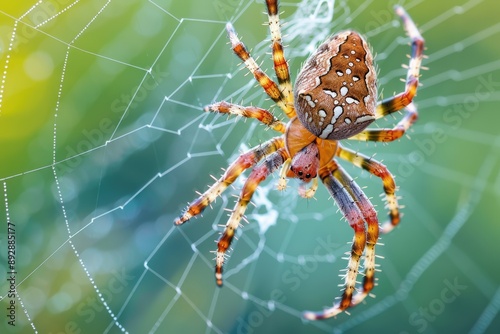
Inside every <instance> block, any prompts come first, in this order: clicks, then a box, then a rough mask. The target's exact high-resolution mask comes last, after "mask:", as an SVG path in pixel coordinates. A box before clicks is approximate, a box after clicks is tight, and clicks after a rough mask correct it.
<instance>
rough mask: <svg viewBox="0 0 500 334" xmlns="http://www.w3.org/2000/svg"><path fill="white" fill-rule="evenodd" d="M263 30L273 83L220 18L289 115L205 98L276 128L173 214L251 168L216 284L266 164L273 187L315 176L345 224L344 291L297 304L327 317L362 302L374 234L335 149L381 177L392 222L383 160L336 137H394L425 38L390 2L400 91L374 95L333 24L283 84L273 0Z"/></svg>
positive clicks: (365, 202)
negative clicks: (383, 124) (405, 56)
mask: <svg viewBox="0 0 500 334" xmlns="http://www.w3.org/2000/svg"><path fill="white" fill-rule="evenodd" d="M266 4H267V9H268V18H269V28H270V31H271V40H272V51H273V62H274V70H275V73H276V77H277V79H278V83H275V82H274V81H273V80H272V79H271V78H269V76H267V74H265V73H264V72H263V71H262V70H261V69H260V67H259V66H258V65H257V63H256V62H255V60H254V59H253V58H252V56H251V55H250V53H249V52H248V50H247V48H246V47H245V46H244V45H243V43H242V42H241V41H240V40H239V39H238V37H237V36H236V32H235V30H234V28H233V26H232V25H231V24H230V23H228V24H227V26H226V29H227V31H228V34H229V40H230V41H231V45H232V49H233V51H234V53H235V54H236V55H237V56H238V57H239V58H240V59H241V60H242V61H243V62H244V63H245V66H246V67H247V68H248V69H249V71H250V72H251V73H252V74H253V75H254V77H255V79H256V80H257V81H258V82H259V84H260V85H261V86H262V87H263V88H264V91H265V92H266V93H267V95H269V97H270V98H271V99H272V100H273V101H274V102H275V103H276V104H277V105H278V106H279V107H280V108H281V109H282V110H283V112H284V113H285V115H286V116H287V117H288V119H289V121H288V122H287V123H284V122H282V121H279V120H278V119H277V118H276V117H274V116H273V115H272V114H271V113H270V112H269V111H267V110H266V109H262V108H258V107H245V106H240V105H236V104H232V103H229V102H225V101H221V102H217V103H213V104H211V105H209V106H207V107H205V110H206V111H214V112H219V113H227V114H233V115H240V116H243V117H247V118H255V119H257V120H259V121H260V122H262V123H263V124H266V125H267V126H269V127H270V128H272V129H273V130H275V131H277V132H279V133H280V135H279V136H277V137H274V138H272V139H270V140H268V141H266V142H264V143H262V144H260V145H258V146H256V147H254V148H252V149H250V150H249V151H247V152H246V153H243V154H242V155H240V156H239V157H238V159H236V161H234V162H233V163H232V164H231V165H230V166H229V167H228V168H227V169H226V171H225V173H224V174H223V175H222V176H221V178H220V179H219V180H218V181H217V182H215V183H214V184H213V185H212V186H211V187H210V188H209V189H208V190H207V191H205V192H204V193H203V194H201V196H200V197H199V198H198V199H196V200H195V201H193V202H192V203H191V204H189V206H188V207H187V209H186V210H185V211H184V212H183V214H182V215H181V216H180V217H179V218H177V219H176V220H175V224H176V225H180V224H183V223H184V222H186V221H188V220H189V219H190V218H192V217H193V216H196V215H198V214H200V213H201V212H202V211H203V210H204V209H205V208H206V207H207V206H208V205H209V204H210V203H212V202H213V201H214V200H215V199H216V198H217V196H219V195H220V194H221V193H222V192H223V191H224V190H226V188H227V187H228V186H229V185H231V184H232V183H233V182H234V181H235V180H236V179H237V178H238V176H240V175H241V173H243V171H245V170H246V169H251V173H250V175H249V176H248V178H247V180H246V181H245V184H244V185H243V189H242V191H241V194H240V196H239V198H238V200H237V202H236V206H235V208H234V210H232V211H231V215H230V217H229V220H228V222H227V224H226V227H225V229H224V232H223V233H222V236H221V237H220V239H219V241H218V243H217V251H216V265H215V277H216V282H217V284H218V285H222V267H223V264H224V260H225V258H226V251H227V250H228V248H229V246H230V244H231V242H232V240H233V238H234V235H235V231H236V229H237V228H238V227H239V226H240V221H241V219H242V217H243V215H244V213H245V210H246V207H247V205H248V203H249V202H250V199H251V198H252V195H253V193H254V192H255V189H256V188H257V187H258V185H259V183H260V182H262V181H263V180H265V179H266V178H267V176H269V174H271V173H272V172H274V171H275V170H277V169H278V168H281V172H280V179H279V181H278V189H280V190H283V189H285V188H286V179H287V178H298V179H300V180H301V181H303V182H304V183H308V182H310V181H312V185H311V186H310V187H309V188H308V189H306V188H305V187H304V186H303V185H301V187H300V188H299V193H300V195H301V196H303V197H307V198H310V197H312V196H313V195H314V193H315V191H316V188H317V184H318V178H319V179H321V181H322V182H323V184H324V185H325V187H326V189H327V190H328V192H329V193H330V194H331V196H332V197H333V199H334V200H335V202H336V203H337V205H338V207H339V209H340V211H341V212H342V214H343V215H344V217H345V218H346V220H347V221H348V223H349V225H350V226H351V227H352V228H353V230H354V239H353V242H352V247H351V252H350V258H349V262H348V266H347V271H346V274H345V283H344V287H345V289H344V292H343V294H342V298H341V299H340V301H339V302H338V303H335V304H334V305H333V306H332V307H330V308H328V309H325V310H323V311H320V312H305V313H304V316H305V317H306V318H307V319H311V320H315V319H324V318H328V317H332V316H335V315H337V314H339V313H340V312H342V311H344V310H345V309H347V308H349V307H352V306H354V305H357V304H358V303H359V302H361V301H362V300H363V299H364V298H365V297H366V296H367V295H368V293H369V292H370V291H371V290H372V289H373V287H374V285H375V267H376V265H375V245H376V244H377V240H378V236H379V223H378V219H377V213H376V211H375V209H374V207H373V205H372V204H371V203H370V201H369V199H368V198H367V197H366V195H365V194H364V193H363V191H362V190H361V188H360V187H359V186H358V185H357V184H356V182H354V180H353V179H352V178H351V177H350V176H349V175H348V174H347V172H346V171H345V170H344V169H343V168H342V167H341V166H340V165H339V164H338V163H337V160H336V158H337V157H338V158H340V159H343V160H346V161H349V162H351V163H353V164H354V165H355V166H357V167H360V168H363V169H365V170H366V171H368V172H369V173H371V174H373V175H375V176H377V177H379V178H381V180H382V182H383V186H384V187H383V189H384V192H385V197H386V202H387V207H388V208H389V221H388V222H387V223H385V224H384V225H382V227H381V229H382V232H389V231H391V230H392V229H393V228H394V227H395V226H396V225H397V224H398V223H399V221H400V213H399V206H398V202H397V197H396V195H395V191H396V184H395V182H394V178H393V176H392V175H391V173H390V172H389V171H388V169H387V168H386V167H385V166H384V165H383V164H381V163H380V162H378V161H376V160H375V159H373V158H369V157H367V156H365V155H362V154H360V153H357V152H354V151H352V150H350V149H347V148H345V147H344V146H342V144H341V143H340V140H344V139H349V140H364V141H384V142H389V141H393V140H395V139H397V138H400V137H401V136H402V135H403V134H404V133H405V131H406V130H408V128H409V127H410V126H411V125H412V124H413V122H415V120H416V119H417V110H416V108H415V106H414V105H413V103H412V100H413V97H414V96H415V94H416V92H417V87H418V78H419V71H420V64H421V61H422V58H423V48H424V40H423V38H422V36H421V35H420V33H419V32H418V30H417V28H416V26H415V24H414V23H413V21H412V20H411V19H410V17H409V16H408V14H407V13H406V12H405V11H404V10H403V8H402V7H399V6H396V7H395V10H396V13H397V14H398V15H399V17H400V18H401V19H402V20H403V23H404V27H405V29H406V31H407V33H408V34H409V36H410V38H411V41H412V49H411V50H412V53H411V58H410V63H409V66H408V74H407V77H406V86H405V90H404V92H402V93H399V94H397V95H395V96H393V97H390V98H388V99H386V100H383V101H380V102H378V101H377V76H376V71H375V69H374V65H373V57H372V54H371V52H370V48H369V46H368V44H367V43H366V41H365V40H364V39H363V38H362V37H361V35H359V34H358V33H356V32H354V31H344V32H341V33H338V34H336V35H334V36H332V37H331V38H329V39H328V40H327V41H326V42H324V43H323V44H321V45H320V46H319V47H318V49H317V50H316V51H315V52H314V53H313V54H312V55H311V57H310V58H309V59H308V60H307V61H306V63H305V64H304V67H303V68H302V70H301V71H300V73H299V75H298V77H297V80H296V85H295V88H294V89H293V90H292V83H291V80H290V75H289V69H288V63H287V61H286V60H285V56H284V53H283V45H282V41H281V32H280V24H279V17H278V3H277V0H266ZM402 109H405V111H406V114H405V116H404V117H403V118H402V119H401V121H400V122H399V123H398V124H397V125H396V126H394V128H388V129H385V128H377V129H370V128H367V127H368V126H369V125H370V123H372V122H374V121H375V120H376V119H378V118H381V117H384V116H386V115H389V114H392V113H393V112H396V111H399V110H402ZM363 254H364V256H365V261H364V279H363V283H362V285H361V286H360V287H358V288H356V277H357V274H358V271H359V264H360V259H361V256H362V255H363Z"/></svg>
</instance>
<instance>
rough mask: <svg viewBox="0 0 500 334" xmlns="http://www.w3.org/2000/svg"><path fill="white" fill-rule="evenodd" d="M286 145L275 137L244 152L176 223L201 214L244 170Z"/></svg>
mask: <svg viewBox="0 0 500 334" xmlns="http://www.w3.org/2000/svg"><path fill="white" fill-rule="evenodd" d="M283 147H284V140H283V138H281V137H277V138H273V139H270V140H268V141H267V142H265V143H263V144H261V145H258V146H256V147H254V148H252V149H251V150H249V151H248V152H246V153H243V154H242V155H240V156H239V157H238V159H237V160H235V161H234V162H233V163H232V164H231V165H230V166H229V167H228V168H227V170H226V171H225V173H224V175H222V177H221V178H220V179H219V180H217V182H215V183H214V184H213V185H212V186H211V187H210V188H209V189H208V190H207V191H205V192H204V193H203V194H201V195H200V197H198V198H197V199H196V200H194V201H193V202H192V203H191V204H189V206H188V207H187V208H186V209H185V210H184V212H183V213H182V215H181V216H180V217H178V218H177V219H176V220H175V221H174V224H175V225H181V224H184V223H185V222H186V221H188V220H189V219H191V218H192V217H194V216H197V215H199V214H200V213H201V212H202V211H203V210H204V209H205V208H206V207H207V206H209V205H210V203H212V202H213V201H215V199H216V198H217V196H219V195H220V194H222V192H223V191H224V190H226V188H227V187H228V186H230V185H231V184H232V183H233V182H234V181H235V180H236V179H237V178H238V176H240V175H241V173H242V172H243V171H245V170H246V169H248V168H251V167H253V166H255V165H256V164H257V163H258V162H259V161H260V160H262V159H263V158H264V157H265V156H267V155H269V154H271V153H273V152H275V151H276V150H279V149H281V148H283Z"/></svg>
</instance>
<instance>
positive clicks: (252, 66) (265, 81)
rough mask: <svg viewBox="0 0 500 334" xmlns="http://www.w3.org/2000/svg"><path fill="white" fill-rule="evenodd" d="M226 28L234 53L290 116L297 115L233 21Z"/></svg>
mask: <svg viewBox="0 0 500 334" xmlns="http://www.w3.org/2000/svg"><path fill="white" fill-rule="evenodd" d="M226 30H227V33H228V35H229V40H230V41H231V47H232V49H233V51H234V53H235V54H236V55H237V56H238V57H239V58H240V59H241V60H242V61H243V62H244V63H245V66H246V67H247V68H248V70H249V71H250V72H251V73H252V74H253V76H254V77H255V79H256V80H257V81H258V82H259V84H260V85H261V86H262V88H264V91H265V92H266V94H267V95H269V97H270V98H271V99H272V100H273V101H274V102H275V103H276V104H277V105H278V106H279V107H280V108H281V109H282V110H283V111H284V112H285V114H286V115H287V116H288V117H289V118H293V117H294V116H295V108H294V106H293V104H288V103H287V101H286V99H285V96H284V95H283V93H282V92H281V90H280V88H279V87H278V84H276V83H275V82H274V81H273V80H272V79H271V78H270V77H269V76H268V75H267V74H266V73H264V71H262V69H261V68H260V67H259V65H257V63H256V62H255V60H254V59H253V57H252V56H251V55H250V52H248V50H247V48H246V47H245V45H244V44H243V43H242V42H241V41H240V40H239V38H238V36H236V31H235V30H234V27H233V25H232V24H231V23H227V25H226Z"/></svg>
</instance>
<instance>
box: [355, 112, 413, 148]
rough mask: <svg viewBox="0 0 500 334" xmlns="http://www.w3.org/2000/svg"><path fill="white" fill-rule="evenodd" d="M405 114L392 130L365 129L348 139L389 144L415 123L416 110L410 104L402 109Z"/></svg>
mask: <svg viewBox="0 0 500 334" xmlns="http://www.w3.org/2000/svg"><path fill="white" fill-rule="evenodd" d="M404 109H405V110H406V114H405V115H404V116H403V118H402V119H401V121H399V122H398V124H396V126H394V128H392V129H370V128H368V129H366V130H364V131H361V132H360V133H358V134H357V135H354V136H352V137H350V138H349V139H354V140H363V141H382V142H390V141H393V140H396V139H399V138H401V137H402V136H403V135H404V134H405V133H406V131H408V129H409V128H410V127H411V126H412V125H413V123H415V121H416V120H417V118H418V112H417V108H416V107H415V104H414V103H413V102H412V103H410V104H409V105H407V106H406V108H404Z"/></svg>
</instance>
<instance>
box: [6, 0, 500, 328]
mask: <svg viewBox="0 0 500 334" xmlns="http://www.w3.org/2000/svg"><path fill="white" fill-rule="evenodd" d="M393 5H394V1H337V2H336V3H335V5H334V6H332V2H331V1H315V0H307V1H302V2H299V1H287V2H283V3H282V5H281V11H283V15H282V19H283V20H282V21H283V22H285V24H284V26H283V29H284V33H285V37H284V38H285V45H286V46H287V49H286V55H287V57H288V58H289V59H290V62H289V63H290V66H291V73H292V77H293V78H294V77H295V76H296V73H297V72H298V70H299V69H300V66H301V64H302V62H303V61H304V60H305V59H306V57H307V55H308V54H309V53H310V52H311V51H312V50H313V48H314V46H316V45H318V44H319V43H320V42H321V40H323V39H324V38H326V37H327V36H328V35H330V34H331V33H333V32H335V31H338V30H342V29H347V28H352V29H356V30H358V31H360V32H361V33H363V34H365V36H366V37H367V38H368V40H369V42H370V44H371V45H372V48H373V51H374V53H376V55H377V57H376V62H377V65H378V69H379V78H380V79H379V91H380V93H381V94H382V95H383V96H384V97H387V96H391V95H392V94H393V93H396V92H400V91H401V90H402V89H403V87H404V84H403V83H401V82H400V78H403V77H405V69H404V68H402V67H401V64H403V63H407V58H406V55H407V54H408V53H409V50H410V48H409V46H408V45H407V43H408V39H407V38H405V34H404V32H403V29H402V27H401V25H400V23H399V21H398V19H397V18H396V17H395V15H394V13H393V11H392V6H393ZM402 5H403V6H404V7H405V8H406V9H407V10H408V12H409V13H410V15H411V16H412V18H413V19H414V21H415V22H416V23H417V25H418V26H419V27H420V28H421V30H422V34H423V36H424V37H425V39H426V46H427V50H426V55H428V57H429V58H428V59H426V60H425V61H424V66H426V67H428V68H429V69H428V70H426V71H423V73H422V78H421V82H422V84H423V86H422V87H420V89H419V92H418V96H417V98H416V103H417V105H418V108H419V112H420V118H419V120H418V122H417V124H416V125H415V126H414V127H413V129H412V131H411V132H409V137H410V138H411V139H408V138H403V139H401V140H400V141H397V142H394V143H391V144H388V145H385V144H380V143H379V144H374V143H357V142H348V143H346V144H345V145H347V146H348V147H350V148H352V149H355V150H359V151H361V152H363V153H365V154H367V155H373V154H375V153H376V158H377V159H379V160H382V161H383V162H384V163H385V164H386V165H387V166H388V167H389V169H390V170H391V171H392V173H393V174H394V175H395V176H396V181H397V183H398V186H399V195H400V196H401V197H402V199H401V200H400V203H401V204H402V205H404V207H405V208H404V210H403V212H404V217H403V221H402V223H401V225H400V226H399V227H398V228H397V229H396V230H395V231H393V232H392V233H391V234H389V235H384V236H382V240H381V242H382V243H383V244H384V246H380V247H378V253H379V254H380V255H381V256H383V257H384V259H379V260H378V263H379V264H380V265H381V266H380V269H381V272H380V273H378V278H379V281H378V283H379V285H378V286H377V287H376V289H375V290H374V294H375V295H376V297H375V298H368V299H367V302H366V303H365V304H363V305H360V306H358V307H356V308H354V309H352V310H351V311H350V313H351V315H346V314H341V315H340V316H338V317H337V319H329V320H326V321H322V322H307V321H304V320H303V319H302V318H301V312H302V311H303V310H320V309H322V308H323V307H324V306H329V305H331V304H332V302H333V300H334V298H335V297H336V296H338V295H340V288H339V287H338V286H337V285H338V284H340V283H341V279H340V278H339V277H338V274H339V273H340V270H341V269H344V268H345V266H346V261H345V260H343V259H341V257H343V253H344V252H346V251H347V250H348V249H349V244H348V242H349V241H350V240H351V238H352V231H351V229H350V228H349V226H348V224H347V223H346V222H345V220H344V219H343V218H342V217H341V215H340V213H338V212H337V209H336V207H335V204H334V202H333V201H332V200H331V199H329V196H328V194H327V192H326V191H325V189H324V188H323V187H322V186H320V189H319V190H318V192H317V194H316V200H309V201H307V200H304V199H301V198H299V197H298V195H297V193H296V191H295V188H296V187H298V185H299V184H298V183H297V182H295V181H290V186H291V187H290V188H289V189H288V190H287V191H286V192H285V193H279V192H277V191H275V190H274V188H275V184H276V181H277V178H276V176H275V177H272V178H270V180H268V181H267V182H265V183H264V184H263V186H262V188H261V190H260V191H258V192H257V193H256V196H255V199H254V202H255V207H251V208H250V209H249V210H248V212H247V213H248V221H249V224H246V223H244V224H243V225H244V227H243V228H242V232H243V233H242V234H241V235H239V238H238V240H237V241H236V242H235V243H234V247H233V248H234V252H231V258H230V260H229V261H228V262H227V264H226V266H225V285H224V287H223V288H222V289H219V288H217V287H216V286H215V282H214V278H213V266H214V262H213V261H212V258H213V254H212V253H210V252H211V251H213V250H215V247H216V245H215V243H214V242H213V241H214V240H215V239H217V238H218V233H219V231H220V230H221V227H220V226H219V224H222V225H224V224H225V222H226V219H227V212H226V211H225V209H226V208H231V207H232V206H233V203H234V197H233V195H235V194H237V193H238V189H239V188H240V187H241V183H239V184H236V185H235V188H236V189H234V188H233V189H229V190H228V191H227V193H225V194H224V196H222V198H221V199H218V200H217V202H216V203H215V204H214V205H213V208H212V209H210V208H209V209H207V210H206V212H205V213H204V215H203V217H202V218H199V219H194V220H193V221H192V222H189V223H187V224H186V225H183V226H182V227H177V228H174V227H173V226H172V222H173V220H174V218H175V217H177V216H178V215H179V213H180V212H181V210H182V209H183V208H184V207H185V205H186V203H187V202H188V201H191V200H193V199H194V198H195V196H196V194H195V191H203V190H205V189H206V186H207V185H208V184H210V183H211V182H213V181H212V178H210V175H215V176H217V177H218V176H219V175H220V173H221V170H220V168H223V167H226V166H227V164H228V163H229V161H231V160H232V159H234V158H235V157H236V156H237V155H238V154H239V153H240V152H241V151H242V150H245V149H247V148H249V147H251V146H254V145H257V144H259V143H261V142H263V141H264V140H266V139H268V138H271V137H272V136H273V133H272V131H266V129H265V128H264V127H263V126H260V125H259V124H256V122H254V121H251V120H247V121H244V120H238V119H237V118H234V117H233V118H227V117H224V116H216V115H212V114H206V113H203V112H202V107H203V106H204V105H205V104H208V103H210V102H212V101H217V100H229V101H234V102H237V103H243V104H246V105H250V104H252V105H258V106H262V107H265V108H270V109H271V110H273V111H274V112H275V114H276V115H281V114H280V111H279V110H278V109H277V108H274V107H273V105H272V103H271V102H270V101H269V100H268V99H266V97H265V96H264V93H263V92H262V89H261V88H260V87H256V85H255V83H254V82H253V79H252V78H251V76H248V75H245V74H246V70H240V69H241V66H240V65H239V60H238V59H237V58H236V57H235V56H234V55H233V54H232V52H231V51H230V49H229V46H228V45H227V38H226V34H225V31H224V26H225V22H227V21H231V22H233V23H234V25H235V28H236V29H237V31H238V33H239V35H240V36H241V38H242V39H243V41H244V42H245V43H246V44H247V46H249V47H250V48H251V49H252V52H253V53H254V54H255V55H257V56H259V62H261V63H262V64H263V65H262V67H263V68H264V69H267V72H268V73H269V74H272V71H271V70H272V63H271V61H270V56H269V54H268V52H269V51H270V50H269V49H268V46H269V36H268V31H267V26H266V25H263V24H262V23H264V22H265V20H266V16H265V15H264V14H263V11H264V10H265V7H264V4H263V2H262V1H249V2H246V1H238V0H216V1H194V0H191V1H182V2H181V1H176V2H174V1H166V0H158V1H145V0H126V1H104V0H92V1H80V2H78V1H75V2H73V1H65V0H52V1H42V2H35V1H31V2H30V1H23V2H11V3H6V2H3V3H2V4H1V5H0V68H2V70H1V71H0V75H1V76H2V84H1V86H0V104H1V105H0V182H1V188H2V189H3V194H2V196H3V198H4V203H5V205H2V206H0V221H1V225H2V226H4V227H3V228H2V229H1V230H0V248H1V250H0V260H1V263H2V265H1V266H0V278H1V281H2V283H1V284H0V296H1V297H2V300H1V301H0V304H1V309H2V311H1V312H3V313H2V317H1V319H2V320H1V323H0V331H1V332H2V333H4V332H7V333H33V332H35V331H37V332H39V333H100V332H108V333H117V332H122V331H128V332H130V333H146V332H158V333H178V332H180V331H183V332H187V333H281V332H291V333H324V332H327V333H328V332H329V333H332V332H333V333H341V332H346V333H365V332H376V333H382V332H383V333H442V332H444V331H447V332H454V333H469V332H470V333H498V332H499V330H500V316H499V314H498V311H499V309H500V288H499V282H500V271H499V270H498V265H499V262H498V258H497V256H496V255H497V253H498V250H499V247H498V240H499V239H500V225H499V219H498V204H499V202H500V201H499V200H500V174H499V167H500V136H499V130H498V121H499V120H500V118H499V116H498V101H499V99H500V93H499V90H500V60H499V55H500V46H499V43H498V39H499V38H500V23H499V22H498V13H497V12H498V10H497V8H496V6H495V3H494V1H492V0H489V1H486V0H485V1H481V0H469V1H467V0H461V1H456V2H454V4H453V5H450V2H445V1H442V2H435V1H430V0H423V1H409V2H408V1H405V2H403V3H402ZM333 11H334V14H333V19H332V17H331V15H332V13H333ZM280 117H281V116H280ZM398 119H399V116H396V118H394V119H393V118H390V119H388V120H386V121H382V122H380V123H379V124H380V126H391V125H393V124H395V123H396V122H397V120H398ZM343 165H344V166H345V167H346V169H347V170H348V171H349V173H350V174H351V175H352V176H353V177H356V179H357V181H358V183H359V184H360V185H361V186H363V187H365V188H364V190H365V191H366V193H367V194H368V195H369V196H370V197H372V201H373V203H374V204H375V205H377V209H378V211H379V217H380V219H381V221H384V220H385V209H384V203H383V201H382V200H381V199H380V197H379V194H380V193H381V192H382V186H381V182H380V180H379V179H377V178H375V177H370V176H369V175H368V174H367V173H365V172H362V171H360V170H358V169H356V168H354V167H352V166H349V165H348V164H346V163H344V164H343ZM8 222H10V223H14V224H15V237H16V264H15V265H16V268H15V269H16V271H17V275H16V286H17V293H18V297H16V298H10V297H9V296H8V292H9V288H10V286H9V282H8V281H7V278H8V277H9V276H10V275H7V271H8V269H7V263H8V256H7V255H8V254H7V224H8ZM318 254H319V255H318ZM12 300H14V301H15V305H16V322H15V326H10V325H9V324H8V322H7V320H8V319H7V317H6V316H7V315H8V310H7V309H6V308H7V306H8V305H9V303H10V302H11V301H12Z"/></svg>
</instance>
